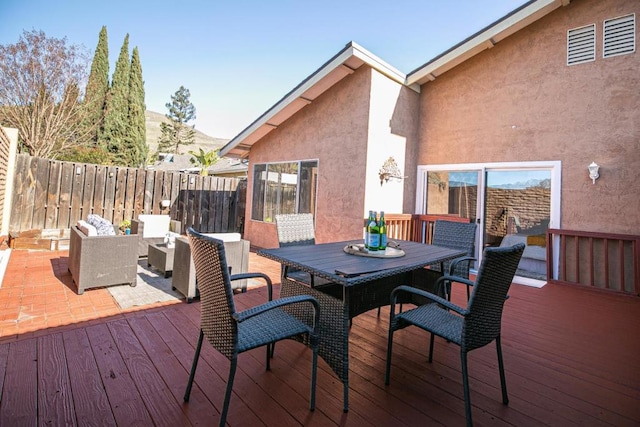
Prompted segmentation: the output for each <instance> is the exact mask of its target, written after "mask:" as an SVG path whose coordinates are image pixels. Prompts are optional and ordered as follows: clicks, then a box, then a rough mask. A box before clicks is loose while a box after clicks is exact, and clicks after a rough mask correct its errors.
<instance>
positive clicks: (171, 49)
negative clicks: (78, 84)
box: [0, 0, 526, 138]
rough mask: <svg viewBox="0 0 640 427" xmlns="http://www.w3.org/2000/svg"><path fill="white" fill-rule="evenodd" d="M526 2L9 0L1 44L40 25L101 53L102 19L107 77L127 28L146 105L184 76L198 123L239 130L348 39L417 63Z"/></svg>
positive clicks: (156, 102) (160, 104)
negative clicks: (135, 51)
mask: <svg viewBox="0 0 640 427" xmlns="http://www.w3.org/2000/svg"><path fill="white" fill-rule="evenodd" d="M525 2H526V1H525V0H459V1H455V2H454V1H443V0H421V1H420V0H406V1H403V2H393V1H388V0H387V1H378V0H370V1H365V0H358V1H348V0H346V1H345V0H342V1H338V0H324V1H318V2H307V1H300V0H298V1H294V0H290V1H280V0H272V1H269V0H261V1H249V0H236V1H232V0H229V1H226V0H198V1H189V0H187V1H182V2H180V1H178V2H176V1H171V2H167V1H165V0H156V1H139V0H129V1H121V0H110V1H108V2H99V1H95V0H56V1H53V0H1V1H0V16H1V17H2V21H3V22H2V25H0V44H10V43H15V42H17V41H18V38H19V37H20V35H21V34H22V32H23V30H27V31H31V30H33V29H35V30H42V31H44V32H45V34H46V35H47V36H49V37H58V38H62V37H66V38H67V40H68V42H69V43H71V44H79V45H84V46H85V47H86V48H87V49H88V50H89V52H90V55H93V53H94V51H95V48H96V45H97V43H98V34H99V32H100V29H101V28H102V26H103V25H106V26H107V32H108V41H109V56H110V62H111V63H110V69H109V76H110V77H111V75H112V74H113V71H114V67H115V61H116V58H117V56H118V54H119V52H120V48H121V47H122V42H123V40H124V36H125V34H126V33H129V48H130V50H132V49H133V47H135V46H137V47H138V49H139V51H140V59H141V62H142V73H143V78H144V81H145V92H146V104H147V109H149V110H153V111H156V112H159V113H162V114H165V113H166V112H167V109H166V108H165V103H167V102H169V101H170V97H171V95H172V94H174V93H175V92H176V90H178V88H179V87H180V86H185V87H186V88H187V89H189V91H190V92H191V101H192V103H193V104H194V106H195V107H196V115H197V118H196V121H195V125H196V128H197V129H199V130H200V131H203V132H204V133H206V134H208V135H210V136H214V137H220V138H232V137H234V136H236V135H237V134H238V133H239V132H241V131H242V130H243V129H244V128H245V127H247V126H248V125H249V124H250V123H251V122H252V121H253V120H255V119H256V118H257V117H258V116H260V115H261V114H262V113H264V112H265V111H266V110H267V109H268V108H270V107H271V106H272V105H273V104H275V103H276V102H277V101H278V100H280V98H282V97H283V96H284V95H285V94H286V93H287V92H289V91H290V90H291V89H293V88H294V87H295V86H296V85H297V84H298V83H300V82H301V81H302V80H304V79H305V78H306V77H307V76H309V75H310V74H311V73H313V72H314V71H315V70H316V69H318V68H319V67H320V66H321V65H322V64H324V62H326V61H327V60H328V59H330V58H331V57H332V56H333V55H334V54H336V53H337V52H338V51H340V50H341V49H342V48H343V47H344V46H345V45H346V44H347V43H348V42H349V41H351V40H353V41H355V42H356V43H358V44H360V45H361V46H362V47H364V48H365V49H367V50H369V51H371V52H372V53H373V54H375V55H377V56H378V57H380V58H381V59H382V60H384V61H386V62H387V63H389V64H390V65H392V66H394V67H396V68H397V69H399V70H400V71H402V72H404V73H409V72H410V71H412V70H414V69H415V68H417V67H419V66H421V65H422V64H424V63H425V62H427V61H428V60H430V59H431V58H433V57H434V56H436V55H438V54H440V53H442V52H443V51H445V50H447V49H448V48H450V47H452V46H453V45H455V44H457V43H458V42H460V41H462V40H463V39H465V38H466V37H468V36H470V35H471V34H473V33H475V32H476V31H478V30H480V29H482V28H484V27H485V26H487V25H489V24H490V23H492V22H494V21H495V20H497V19H499V18H501V17H502V16H504V15H506V14H507V13H509V12H510V11H512V10H513V9H515V8H517V7H519V6H520V5H522V4H524V3H525Z"/></svg>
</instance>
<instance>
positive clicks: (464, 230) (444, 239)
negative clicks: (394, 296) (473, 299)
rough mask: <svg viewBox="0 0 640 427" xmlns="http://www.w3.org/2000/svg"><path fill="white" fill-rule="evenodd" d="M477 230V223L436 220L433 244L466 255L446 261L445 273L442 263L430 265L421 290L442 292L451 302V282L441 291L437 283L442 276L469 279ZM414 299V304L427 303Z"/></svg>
mask: <svg viewBox="0 0 640 427" xmlns="http://www.w3.org/2000/svg"><path fill="white" fill-rule="evenodd" d="M476 229H477V225H476V223H475V222H454V221H446V220H436V222H435V224H434V230H433V237H432V239H431V244H432V245H436V246H443V247H446V248H451V249H459V250H462V251H465V252H466V253H465V255H464V256H462V257H460V258H456V259H454V260H452V261H446V262H445V263H444V269H443V271H440V263H437V264H431V265H429V269H427V270H425V271H423V272H422V273H423V279H422V281H423V282H424V285H422V286H420V288H421V289H423V290H426V291H428V292H432V293H435V292H436V291H438V292H441V293H440V294H439V295H440V296H446V297H447V299H449V300H451V282H450V281H447V282H445V286H442V287H440V289H436V282H437V281H438V279H439V278H440V277H441V276H442V275H449V276H456V277H462V278H464V279H468V278H469V270H470V269H471V266H472V264H473V262H474V261H475V258H474V257H473V255H474V251H475V241H476ZM469 296H470V288H469V287H468V286H467V300H468V299H469ZM413 299H414V301H413V302H414V303H416V304H421V303H424V302H425V301H424V300H423V299H422V298H420V297H416V298H413Z"/></svg>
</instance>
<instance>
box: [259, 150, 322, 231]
mask: <svg viewBox="0 0 640 427" xmlns="http://www.w3.org/2000/svg"><path fill="white" fill-rule="evenodd" d="M305 163H306V164H307V165H305ZM310 163H311V164H313V163H315V165H309V164H310ZM287 164H295V165H296V189H295V209H294V210H295V213H300V205H301V203H300V197H301V195H303V194H311V195H312V196H313V199H314V200H313V201H311V203H310V205H311V207H310V209H308V210H310V211H311V212H305V213H311V214H312V215H313V217H314V218H315V209H316V206H317V198H318V178H317V177H318V172H317V171H318V169H319V167H320V161H319V160H318V159H303V160H283V161H275V162H262V163H256V164H254V165H253V183H252V188H251V221H257V222H264V223H273V222H274V221H275V219H274V218H273V217H271V218H270V217H269V216H268V215H267V212H266V211H267V208H268V206H270V204H269V203H268V196H269V191H267V190H268V189H267V185H266V182H267V180H265V179H263V178H262V177H261V176H260V175H261V174H263V173H265V174H267V175H268V174H269V173H271V172H274V171H270V170H269V167H270V166H273V165H287ZM303 166H306V169H309V168H311V169H314V168H315V170H316V172H315V179H312V180H311V181H310V182H309V184H310V185H309V188H306V189H305V191H301V189H302V186H303V182H302V181H303V179H301V172H302V170H303ZM279 173H280V172H279ZM278 182H280V180H279V181H278ZM256 190H258V191H260V192H261V193H262V194H261V196H262V197H261V201H259V203H256V201H257V200H258V199H257V198H256V197H257V195H256ZM277 191H278V197H277V198H276V199H277V201H276V208H275V209H274V210H275V213H274V214H273V216H274V217H275V215H277V214H279V213H280V208H281V201H282V199H281V198H280V196H281V189H277ZM305 192H306V193H305ZM271 205H273V203H271ZM256 207H257V209H256ZM259 210H261V212H259ZM268 219H270V221H268Z"/></svg>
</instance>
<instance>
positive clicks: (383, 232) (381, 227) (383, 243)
mask: <svg viewBox="0 0 640 427" xmlns="http://www.w3.org/2000/svg"><path fill="white" fill-rule="evenodd" d="M378 232H379V233H380V243H379V244H378V249H379V250H381V251H384V250H385V249H387V224H385V222H384V211H380V222H378Z"/></svg>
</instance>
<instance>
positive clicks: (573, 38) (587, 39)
mask: <svg viewBox="0 0 640 427" xmlns="http://www.w3.org/2000/svg"><path fill="white" fill-rule="evenodd" d="M595 60H596V24H591V25H587V26H584V27H580V28H574V29H573V30H569V31H567V65H576V64H582V63H585V62H590V61H595Z"/></svg>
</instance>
